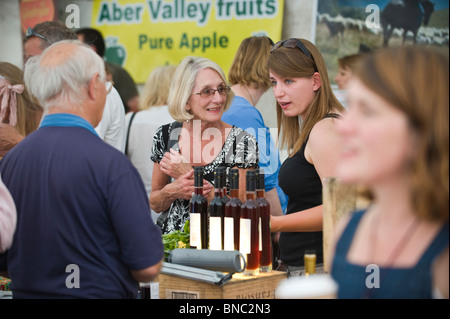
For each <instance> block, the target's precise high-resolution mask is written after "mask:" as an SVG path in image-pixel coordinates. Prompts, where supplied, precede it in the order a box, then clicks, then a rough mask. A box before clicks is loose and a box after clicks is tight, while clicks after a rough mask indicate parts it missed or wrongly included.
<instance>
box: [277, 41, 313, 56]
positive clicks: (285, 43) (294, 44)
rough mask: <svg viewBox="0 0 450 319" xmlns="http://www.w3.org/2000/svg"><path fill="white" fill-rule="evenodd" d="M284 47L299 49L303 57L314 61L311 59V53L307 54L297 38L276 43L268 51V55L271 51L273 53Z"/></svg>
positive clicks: (306, 50)
mask: <svg viewBox="0 0 450 319" xmlns="http://www.w3.org/2000/svg"><path fill="white" fill-rule="evenodd" d="M281 46H283V47H285V48H290V49H295V48H299V49H300V51H302V52H303V54H304V55H306V56H307V57H308V58H311V59H313V60H314V58H313V57H312V55H311V53H309V51H308V49H307V48H306V47H305V45H304V44H303V43H302V41H300V40H299V39H297V38H290V39H287V40H284V41H278V42H277V43H276V44H275V45H274V46H273V47H272V50H271V51H270V53H272V52H273V51H275V50H276V49H278V48H279V47H281Z"/></svg>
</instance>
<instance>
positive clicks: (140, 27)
mask: <svg viewBox="0 0 450 319" xmlns="http://www.w3.org/2000/svg"><path fill="white" fill-rule="evenodd" d="M283 8H284V0H132V1H130V0H123V1H122V0H114V1H106V0H103V1H102V0H94V2H93V11H92V12H93V13H92V27H93V28H96V29H98V30H99V31H101V32H102V34H103V36H104V38H105V42H106V47H107V48H106V53H105V58H106V60H107V61H110V62H113V63H117V64H120V65H122V66H123V67H124V68H125V69H126V70H127V71H128V72H130V74H131V75H132V77H133V78H134V80H135V81H136V83H145V81H146V80H147V77H148V76H149V74H150V72H151V71H152V70H153V69H154V68H155V67H157V66H161V65H166V64H173V65H177V64H178V63H179V62H180V61H181V60H182V59H183V58H184V57H186V56H188V55H192V56H203V57H207V58H209V59H211V60H213V61H215V62H217V63H218V64H219V65H220V66H221V67H222V68H223V70H224V72H225V74H228V70H229V68H230V66H231V63H232V61H233V58H234V55H235V53H236V50H237V49H238V47H239V45H240V43H241V41H242V40H243V39H245V38H247V37H249V36H253V35H267V36H269V37H271V39H272V40H273V41H274V42H276V41H278V40H280V37H281V29H282V22H283Z"/></svg>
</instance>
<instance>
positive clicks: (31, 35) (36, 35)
mask: <svg viewBox="0 0 450 319" xmlns="http://www.w3.org/2000/svg"><path fill="white" fill-rule="evenodd" d="M25 36H26V38H27V39H29V38H30V37H33V36H35V37H38V38H41V39H42V40H45V41H49V40H48V39H47V38H46V37H44V36H43V35H41V34H39V33H37V32H36V31H34V30H33V29H32V28H30V27H28V29H27V33H25ZM49 42H50V41H49Z"/></svg>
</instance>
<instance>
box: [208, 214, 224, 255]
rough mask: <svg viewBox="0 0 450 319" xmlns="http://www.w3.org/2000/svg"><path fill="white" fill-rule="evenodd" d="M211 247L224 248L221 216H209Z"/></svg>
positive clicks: (213, 248)
mask: <svg viewBox="0 0 450 319" xmlns="http://www.w3.org/2000/svg"><path fill="white" fill-rule="evenodd" d="M209 249H211V250H222V220H221V218H220V217H210V218H209Z"/></svg>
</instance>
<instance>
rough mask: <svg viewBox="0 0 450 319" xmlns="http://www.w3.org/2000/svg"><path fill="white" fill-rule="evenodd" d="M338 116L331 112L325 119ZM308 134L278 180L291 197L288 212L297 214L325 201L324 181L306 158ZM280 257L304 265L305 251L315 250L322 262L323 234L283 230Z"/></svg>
mask: <svg viewBox="0 0 450 319" xmlns="http://www.w3.org/2000/svg"><path fill="white" fill-rule="evenodd" d="M328 117H332V118H339V114H335V113H330V114H327V115H326V116H325V117H324V118H328ZM308 139H309V136H308V138H307V140H306V142H305V143H303V145H302V147H301V148H300V150H299V151H298V152H297V153H296V154H295V155H294V156H292V157H289V158H287V159H286V160H285V161H284V162H283V164H282V165H281V168H280V173H279V175H278V181H279V185H280V187H281V189H282V190H283V192H284V193H285V194H286V195H287V196H288V197H289V201H288V206H287V210H286V214H291V213H295V212H298V211H302V210H305V209H309V208H312V207H315V206H319V205H321V204H322V183H321V181H320V176H319V174H317V171H316V169H315V167H314V165H312V164H311V163H309V162H308V161H307V160H306V158H305V147H306V143H307V142H308ZM279 244H280V251H281V256H280V259H281V260H282V261H283V262H284V263H285V264H287V265H290V266H303V265H304V260H303V256H304V254H305V250H315V251H316V255H317V263H323V235H322V232H321V231H318V232H282V233H281V234H280V243H279Z"/></svg>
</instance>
